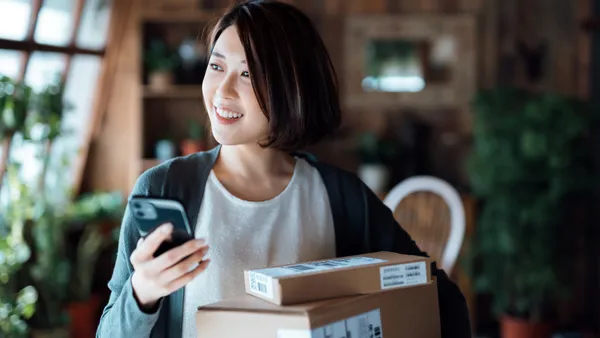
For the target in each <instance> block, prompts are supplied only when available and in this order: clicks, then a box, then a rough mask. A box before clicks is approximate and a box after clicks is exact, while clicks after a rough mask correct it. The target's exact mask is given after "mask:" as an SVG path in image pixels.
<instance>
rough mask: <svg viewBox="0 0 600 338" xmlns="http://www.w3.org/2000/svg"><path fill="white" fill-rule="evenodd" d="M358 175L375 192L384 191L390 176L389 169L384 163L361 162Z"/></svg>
mask: <svg viewBox="0 0 600 338" xmlns="http://www.w3.org/2000/svg"><path fill="white" fill-rule="evenodd" d="M358 177H360V179H361V180H362V181H363V182H364V183H365V184H366V185H367V186H368V187H369V188H370V189H371V190H373V192H375V193H384V192H385V190H386V188H387V184H388V177H389V170H388V168H387V167H386V166H384V165H383V164H361V165H360V166H359V167H358Z"/></svg>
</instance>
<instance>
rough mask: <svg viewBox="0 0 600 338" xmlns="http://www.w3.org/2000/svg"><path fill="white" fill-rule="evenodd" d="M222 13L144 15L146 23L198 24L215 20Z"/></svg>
mask: <svg viewBox="0 0 600 338" xmlns="http://www.w3.org/2000/svg"><path fill="white" fill-rule="evenodd" d="M220 14H221V13H220V12H217V11H158V10H148V11H146V12H144V13H142V19H143V20H144V21H146V22H157V23H161V22H162V23H198V22H207V21H211V20H215V19H216V18H218V17H219V15H220Z"/></svg>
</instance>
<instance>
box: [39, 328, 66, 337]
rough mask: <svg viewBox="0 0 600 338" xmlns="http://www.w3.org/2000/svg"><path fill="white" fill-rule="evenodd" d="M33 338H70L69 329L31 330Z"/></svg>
mask: <svg viewBox="0 0 600 338" xmlns="http://www.w3.org/2000/svg"><path fill="white" fill-rule="evenodd" d="M30 336H31V338H70V337H69V329H68V328H66V327H58V328H54V329H31V330H30Z"/></svg>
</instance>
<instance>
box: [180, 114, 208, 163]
mask: <svg viewBox="0 0 600 338" xmlns="http://www.w3.org/2000/svg"><path fill="white" fill-rule="evenodd" d="M188 125H189V134H188V137H187V138H186V139H185V140H183V141H182V142H181V154H182V155H183V156H186V155H190V154H194V153H197V152H199V151H203V150H206V141H205V135H204V134H205V133H204V127H203V126H202V125H201V124H200V123H198V122H197V121H194V120H190V121H189V123H188Z"/></svg>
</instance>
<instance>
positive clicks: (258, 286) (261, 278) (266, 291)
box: [249, 271, 273, 298]
mask: <svg viewBox="0 0 600 338" xmlns="http://www.w3.org/2000/svg"><path fill="white" fill-rule="evenodd" d="M249 282H250V291H252V292H256V293H258V294H261V295H263V296H266V297H269V298H273V289H272V288H273V286H272V280H271V277H269V276H265V275H262V274H259V273H256V272H253V271H250V273H249Z"/></svg>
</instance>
